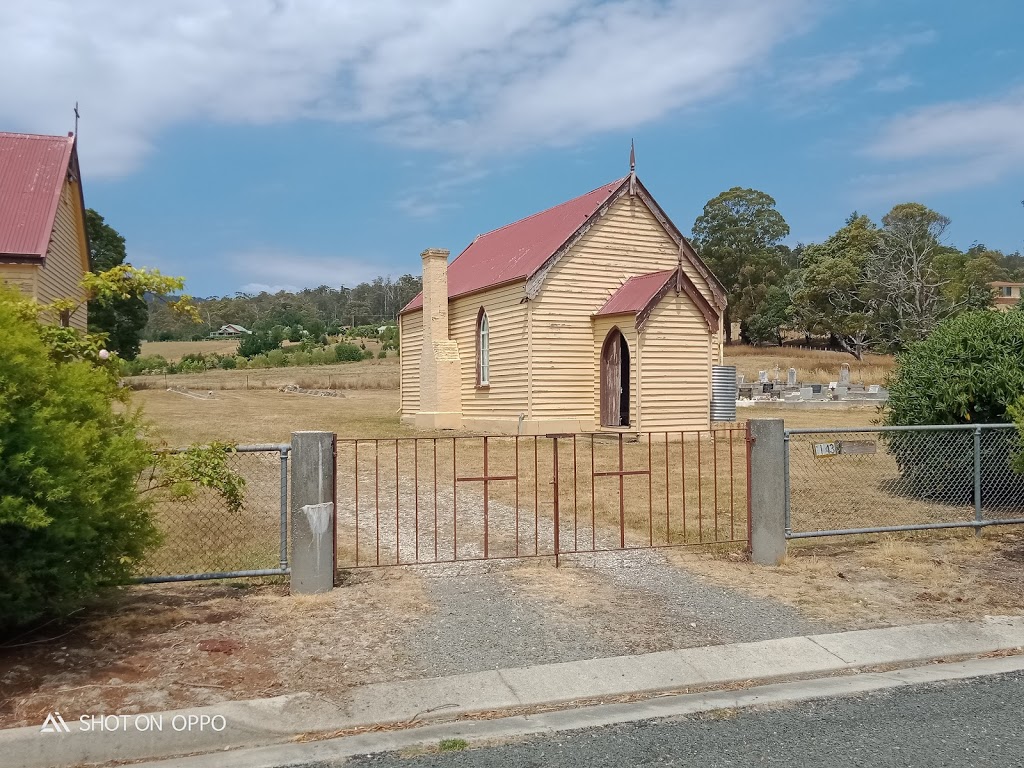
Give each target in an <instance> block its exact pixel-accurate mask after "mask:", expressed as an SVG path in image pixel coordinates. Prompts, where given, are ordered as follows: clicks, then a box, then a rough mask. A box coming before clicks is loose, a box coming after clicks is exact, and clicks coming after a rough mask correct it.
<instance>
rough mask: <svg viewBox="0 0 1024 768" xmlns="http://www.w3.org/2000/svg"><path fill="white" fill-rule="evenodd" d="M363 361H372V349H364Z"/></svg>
mask: <svg viewBox="0 0 1024 768" xmlns="http://www.w3.org/2000/svg"><path fill="white" fill-rule="evenodd" d="M363 360H373V350H372V349H364V350H363Z"/></svg>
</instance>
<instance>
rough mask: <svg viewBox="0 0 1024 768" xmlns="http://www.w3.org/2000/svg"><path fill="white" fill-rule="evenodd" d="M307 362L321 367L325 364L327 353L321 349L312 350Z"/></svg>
mask: <svg viewBox="0 0 1024 768" xmlns="http://www.w3.org/2000/svg"><path fill="white" fill-rule="evenodd" d="M309 362H310V363H312V364H313V365H323V364H324V363H326V362H327V352H326V351H324V350H323V349H314V350H313V351H312V352H311V353H310V354H309Z"/></svg>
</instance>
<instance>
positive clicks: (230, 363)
mask: <svg viewBox="0 0 1024 768" xmlns="http://www.w3.org/2000/svg"><path fill="white" fill-rule="evenodd" d="M242 359H243V360H244V359H245V358H244V357H243V358H242ZM218 365H219V366H220V367H221V369H222V370H225V371H233V370H234V369H235V368H237V367H238V363H237V362H236V361H235V358H234V357H231V356H230V355H227V356H225V357H222V358H221V359H220V363H218Z"/></svg>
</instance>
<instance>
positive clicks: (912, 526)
mask: <svg viewBox="0 0 1024 768" xmlns="http://www.w3.org/2000/svg"><path fill="white" fill-rule="evenodd" d="M785 445H786V535H787V537H788V538H791V539H797V538H808V537H814V536H833V535H840V534H856V533H881V532H887V531H907V530H922V529H929V528H968V527H970V528H976V529H977V528H981V527H984V526H986V525H999V524H1007V523H1024V476H1022V475H1019V474H1017V473H1016V472H1014V470H1013V466H1012V462H1013V460H1014V457H1016V456H1017V455H1018V454H1019V452H1020V451H1021V450H1022V447H1024V446H1022V441H1021V437H1020V433H1019V432H1018V431H1017V430H1016V429H1015V427H1014V425H1012V424H978V425H955V426H923V427H876V428H844V429H831V430H829V429H788V430H786V444H785Z"/></svg>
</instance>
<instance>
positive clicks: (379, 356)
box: [377, 347, 388, 360]
mask: <svg viewBox="0 0 1024 768" xmlns="http://www.w3.org/2000/svg"><path fill="white" fill-rule="evenodd" d="M387 356H388V351H387V350H386V349H384V348H383V347H382V348H381V350H380V352H378V353H377V359H378V360H383V359H384V358H385V357H387Z"/></svg>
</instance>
